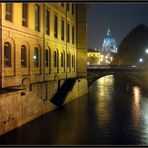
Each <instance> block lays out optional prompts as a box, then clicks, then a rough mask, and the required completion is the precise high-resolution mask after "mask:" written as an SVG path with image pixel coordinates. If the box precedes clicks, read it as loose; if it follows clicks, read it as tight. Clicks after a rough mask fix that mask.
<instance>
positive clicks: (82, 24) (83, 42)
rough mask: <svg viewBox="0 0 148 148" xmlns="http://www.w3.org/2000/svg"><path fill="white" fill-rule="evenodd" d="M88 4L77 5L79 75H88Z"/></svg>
mask: <svg viewBox="0 0 148 148" xmlns="http://www.w3.org/2000/svg"><path fill="white" fill-rule="evenodd" d="M86 10H87V5H86V4H84V3H81V4H77V5H76V48H77V51H76V52H77V77H86V76H87V65H86V64H87V63H86V60H87V20H86Z"/></svg>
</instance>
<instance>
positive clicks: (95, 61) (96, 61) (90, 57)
mask: <svg viewBox="0 0 148 148" xmlns="http://www.w3.org/2000/svg"><path fill="white" fill-rule="evenodd" d="M100 57H101V53H100V52H99V51H98V50H95V49H88V50H87V66H99V65H100Z"/></svg>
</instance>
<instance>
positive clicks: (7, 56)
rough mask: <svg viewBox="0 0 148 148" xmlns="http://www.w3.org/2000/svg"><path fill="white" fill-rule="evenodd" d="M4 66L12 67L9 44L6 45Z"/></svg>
mask: <svg viewBox="0 0 148 148" xmlns="http://www.w3.org/2000/svg"><path fill="white" fill-rule="evenodd" d="M4 66H5V67H11V45H10V43H9V42H6V43H4Z"/></svg>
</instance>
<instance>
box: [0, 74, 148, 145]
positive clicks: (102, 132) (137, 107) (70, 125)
mask: <svg viewBox="0 0 148 148" xmlns="http://www.w3.org/2000/svg"><path fill="white" fill-rule="evenodd" d="M30 133H34V134H33V135H32V134H30ZM24 139H25V140H24ZM0 144H53V145H58V144H59V145H67V144H68V145H81V144H83V145H88V144H91V145H100V144H101V145H102V144H104V145H117V144H119V145H124V144H126V145H130V144H132V145H136V144H148V94H147V95H146V94H143V92H142V89H141V88H140V87H138V86H135V85H133V84H132V83H130V82H129V81H127V80H126V79H124V78H123V79H121V78H117V77H113V76H112V75H110V76H107V77H103V78H100V79H98V80H97V81H96V82H94V83H93V84H92V85H91V86H90V88H89V94H88V96H83V97H81V98H80V99H77V100H76V101H73V102H72V103H70V104H67V105H66V106H65V107H64V108H63V109H62V110H55V111H53V112H50V113H48V114H46V115H45V116H43V117H41V118H39V119H36V120H34V121H32V122H30V123H28V124H26V125H24V126H22V127H21V128H18V129H17V130H14V131H13V132H10V133H8V134H6V135H4V136H1V137H0Z"/></svg>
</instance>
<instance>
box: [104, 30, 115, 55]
mask: <svg viewBox="0 0 148 148" xmlns="http://www.w3.org/2000/svg"><path fill="white" fill-rule="evenodd" d="M102 53H104V54H111V53H117V47H116V41H115V39H114V38H113V37H112V34H111V31H110V29H108V31H107V34H106V36H105V37H104V40H103V44H102Z"/></svg>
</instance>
